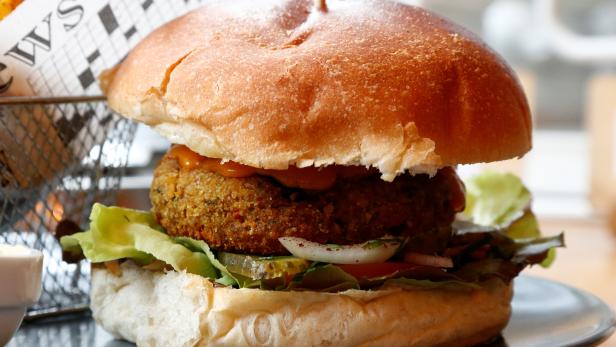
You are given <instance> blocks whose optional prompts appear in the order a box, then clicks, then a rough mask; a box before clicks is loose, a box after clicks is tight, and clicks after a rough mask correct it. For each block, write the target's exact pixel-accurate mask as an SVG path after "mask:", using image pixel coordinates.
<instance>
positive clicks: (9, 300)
mask: <svg viewBox="0 0 616 347" xmlns="http://www.w3.org/2000/svg"><path fill="white" fill-rule="evenodd" d="M42 274H43V254H42V253H41V252H39V251H37V250H33V249H30V248H27V247H24V246H9V245H2V244H0V346H4V345H5V344H7V343H8V342H9V340H10V339H11V337H13V334H14V333H15V331H16V330H17V328H18V327H19V325H20V324H21V320H22V319H23V317H24V314H25V313H26V309H27V308H28V306H30V305H33V304H34V303H36V302H37V301H38V299H39V297H40V296H41V277H42Z"/></svg>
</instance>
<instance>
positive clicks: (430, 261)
mask: <svg viewBox="0 0 616 347" xmlns="http://www.w3.org/2000/svg"><path fill="white" fill-rule="evenodd" d="M404 261H405V262H407V263H411V264H416V265H425V266H433V267H444V268H450V267H453V261H452V260H451V258H447V257H439V256H436V255H428V254H421V253H415V252H408V253H406V254H405V255H404Z"/></svg>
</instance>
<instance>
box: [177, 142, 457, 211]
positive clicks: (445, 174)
mask: <svg viewBox="0 0 616 347" xmlns="http://www.w3.org/2000/svg"><path fill="white" fill-rule="evenodd" d="M169 155H170V156H171V157H172V158H175V159H176V160H177V161H178V163H179V164H180V166H181V167H182V168H183V169H187V170H192V169H195V168H203V169H205V170H207V171H210V172H215V173H217V174H219V175H221V176H224V177H235V178H241V177H249V176H252V175H263V176H269V177H272V178H274V179H276V180H277V181H278V182H280V183H282V184H283V185H285V186H287V187H293V188H301V189H309V190H326V189H328V188H330V187H332V186H333V185H334V183H336V179H337V178H338V177H341V178H349V177H364V176H368V175H370V174H372V173H375V172H376V171H375V170H374V169H367V168H365V167H359V166H337V165H330V166H325V167H321V168H318V167H314V166H309V167H305V168H298V167H296V166H289V168H288V169H286V170H269V169H260V168H255V167H251V166H248V165H243V164H240V163H236V162H232V161H227V162H224V163H223V162H222V160H221V159H215V158H208V157H204V156H202V155H200V154H198V153H196V152H193V151H192V150H190V149H189V148H188V147H186V146H184V145H173V147H171V150H170V151H169ZM435 178H438V179H440V180H441V182H442V184H445V185H447V186H449V187H450V191H451V200H452V205H453V206H452V207H453V208H454V210H455V211H457V212H459V211H462V210H464V205H465V197H464V195H465V189H464V184H463V183H462V181H461V180H460V178H459V177H458V175H457V174H456V170H455V169H454V168H452V167H445V168H442V169H440V170H439V172H438V173H437V175H436V177H435Z"/></svg>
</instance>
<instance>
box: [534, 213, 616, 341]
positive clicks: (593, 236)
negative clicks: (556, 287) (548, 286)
mask: <svg viewBox="0 0 616 347" xmlns="http://www.w3.org/2000/svg"><path fill="white" fill-rule="evenodd" d="M540 224H541V230H542V232H543V233H544V234H546V235H552V234H557V233H559V232H560V231H563V230H564V231H565V241H566V244H567V248H565V249H560V250H559V251H558V256H557V259H556V261H555V262H554V264H553V265H552V267H550V268H549V269H543V268H541V267H534V268H532V269H529V270H526V271H525V273H527V274H532V275H536V276H540V277H544V278H549V279H553V280H557V281H560V282H563V283H567V284H570V285H572V286H575V287H577V288H581V289H584V290H586V291H588V292H590V293H593V294H595V295H596V296H598V297H600V298H601V299H603V300H604V301H605V302H607V303H608V304H609V305H610V306H611V307H612V309H615V310H616V232H612V231H611V230H610V229H609V228H608V224H607V221H606V220H605V219H600V218H596V219H588V220H586V219H584V220H580V219H570V220H565V219H545V218H544V219H542V220H541V222H540ZM602 346H607V347H616V335H613V336H612V337H611V338H610V339H608V340H607V341H606V342H605V343H604V344H603V345H602Z"/></svg>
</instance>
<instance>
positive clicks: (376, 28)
mask: <svg viewBox="0 0 616 347" xmlns="http://www.w3.org/2000/svg"><path fill="white" fill-rule="evenodd" d="M108 98H109V104H110V105H111V107H112V108H114V109H115V110H117V111H118V112H119V113H121V114H123V115H125V116H127V117H130V118H133V119H136V120H139V121H142V122H145V123H147V124H149V125H151V126H153V127H154V129H155V130H157V131H159V132H160V133H162V134H163V135H165V136H166V137H168V138H169V139H170V140H171V141H172V142H175V143H181V144H186V145H188V146H189V147H190V148H191V149H192V150H194V151H196V152H198V153H200V154H202V155H205V156H208V157H215V158H223V159H228V160H233V161H236V162H239V163H242V164H246V165H250V166H253V167H261V168H268V169H285V168H287V166H288V165H290V164H293V165H297V166H300V167H303V166H310V165H315V166H323V165H329V164H340V165H365V166H373V167H377V168H378V169H379V170H380V171H381V173H382V174H383V176H382V177H383V179H386V180H388V181H389V180H392V179H393V178H394V177H395V175H397V174H399V173H401V172H403V171H405V170H410V171H413V172H430V173H434V172H435V171H434V170H435V168H438V167H442V166H449V165H455V164H465V163H475V162H490V161H496V160H503V159H507V158H512V157H517V156H522V155H523V154H524V153H526V152H527V151H528V150H529V149H530V147H531V121H530V116H529V108H528V105H527V102H526V99H525V97H524V94H523V92H522V90H521V87H520V85H519V83H518V81H517V79H516V77H515V76H514V73H513V72H512V71H511V69H510V68H509V67H508V66H507V65H506V64H505V63H504V62H503V60H502V59H501V58H500V57H499V56H498V55H497V54H495V53H494V52H493V51H492V50H490V49H489V48H488V47H486V46H485V45H484V44H483V43H482V42H481V41H480V40H479V39H478V38H477V37H476V36H475V35H473V34H472V33H470V32H469V31H467V30H465V29H463V28H461V27H460V26H458V25H455V24H453V23H451V22H449V21H447V20H445V19H443V18H441V17H439V16H437V15H435V14H432V13H430V12H428V11H426V10H423V9H419V8H416V7H412V6H408V5H404V4H400V3H396V2H391V1H381V0H372V1H371V0H359V1H339V0H330V1H327V11H326V12H324V11H319V10H317V9H316V8H315V7H314V2H313V1H311V0H288V1H282V0H266V1H250V0H243V1H232V2H228V1H221V2H216V3H213V4H208V5H205V6H203V7H201V8H200V9H198V10H196V11H193V12H191V13H189V14H187V15H185V16H183V17H181V18H178V19H176V20H174V21H172V22H170V23H169V24H167V25H165V26H163V27H161V28H159V29H158V30H156V31H155V32H153V33H152V34H151V35H149V36H148V37H147V38H146V39H145V40H144V41H143V42H141V43H140V44H139V45H138V46H137V47H136V48H135V49H134V50H133V51H132V52H131V53H130V55H129V56H128V57H127V59H126V60H125V61H124V62H123V63H122V65H121V66H120V68H119V70H118V72H117V75H116V78H115V79H114V81H113V82H112V84H111V87H110V89H109V91H108Z"/></svg>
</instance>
